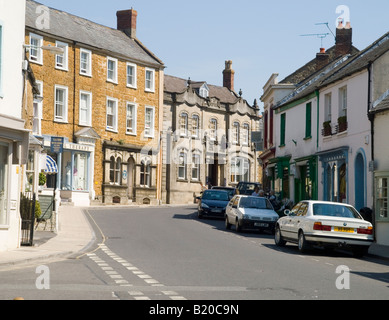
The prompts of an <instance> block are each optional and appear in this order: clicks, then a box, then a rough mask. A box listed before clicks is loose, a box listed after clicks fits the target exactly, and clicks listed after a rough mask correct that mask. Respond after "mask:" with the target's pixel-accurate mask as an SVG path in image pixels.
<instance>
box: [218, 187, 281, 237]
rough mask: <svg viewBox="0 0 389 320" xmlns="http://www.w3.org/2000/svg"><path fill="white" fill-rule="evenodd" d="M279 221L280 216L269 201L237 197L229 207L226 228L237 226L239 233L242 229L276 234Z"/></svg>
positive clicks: (258, 198) (250, 197) (242, 196)
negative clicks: (267, 231) (275, 228)
mask: <svg viewBox="0 0 389 320" xmlns="http://www.w3.org/2000/svg"><path fill="white" fill-rule="evenodd" d="M278 219H279V216H278V214H277V213H276V212H275V211H274V209H273V206H272V205H271V203H270V201H269V200H268V199H266V198H261V197H254V196H244V195H237V196H235V197H234V198H232V200H231V201H230V202H229V203H228V205H227V208H226V217H225V226H226V229H230V228H231V225H235V230H236V231H237V232H240V231H241V230H242V229H254V230H259V231H262V230H269V231H271V232H274V227H275V224H276V222H277V220H278Z"/></svg>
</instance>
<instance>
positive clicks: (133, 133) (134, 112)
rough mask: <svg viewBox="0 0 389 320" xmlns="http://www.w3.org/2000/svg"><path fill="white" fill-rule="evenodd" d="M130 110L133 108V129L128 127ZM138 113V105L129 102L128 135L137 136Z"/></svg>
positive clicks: (127, 114) (127, 115)
mask: <svg viewBox="0 0 389 320" xmlns="http://www.w3.org/2000/svg"><path fill="white" fill-rule="evenodd" d="M129 108H132V128H131V127H129V126H128V121H129V120H130V119H129ZM137 112H138V106H137V104H136V103H133V102H127V107H126V134H128V135H132V136H136V135H137Z"/></svg>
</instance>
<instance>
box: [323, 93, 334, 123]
mask: <svg viewBox="0 0 389 320" xmlns="http://www.w3.org/2000/svg"><path fill="white" fill-rule="evenodd" d="M324 121H330V122H331V121H332V93H327V94H325V95H324Z"/></svg>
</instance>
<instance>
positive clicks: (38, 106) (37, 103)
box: [32, 81, 43, 136]
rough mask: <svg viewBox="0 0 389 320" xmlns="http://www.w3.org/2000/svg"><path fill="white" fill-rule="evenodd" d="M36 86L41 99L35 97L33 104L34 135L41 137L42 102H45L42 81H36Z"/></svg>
mask: <svg viewBox="0 0 389 320" xmlns="http://www.w3.org/2000/svg"><path fill="white" fill-rule="evenodd" d="M36 84H37V85H38V89H39V93H40V96H39V97H34V102H33V109H34V110H33V119H32V133H33V134H34V135H37V136H40V135H41V134H42V125H41V123H42V116H43V112H42V106H43V103H42V100H43V82H42V81H36Z"/></svg>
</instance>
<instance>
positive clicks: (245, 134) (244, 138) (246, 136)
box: [242, 123, 250, 146]
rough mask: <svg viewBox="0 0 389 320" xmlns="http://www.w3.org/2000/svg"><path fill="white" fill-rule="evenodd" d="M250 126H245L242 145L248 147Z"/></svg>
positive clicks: (246, 124)
mask: <svg viewBox="0 0 389 320" xmlns="http://www.w3.org/2000/svg"><path fill="white" fill-rule="evenodd" d="M249 135H250V125H249V124H248V123H245V124H243V129H242V143H243V144H244V145H246V146H248V144H249Z"/></svg>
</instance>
